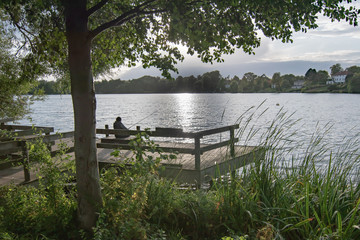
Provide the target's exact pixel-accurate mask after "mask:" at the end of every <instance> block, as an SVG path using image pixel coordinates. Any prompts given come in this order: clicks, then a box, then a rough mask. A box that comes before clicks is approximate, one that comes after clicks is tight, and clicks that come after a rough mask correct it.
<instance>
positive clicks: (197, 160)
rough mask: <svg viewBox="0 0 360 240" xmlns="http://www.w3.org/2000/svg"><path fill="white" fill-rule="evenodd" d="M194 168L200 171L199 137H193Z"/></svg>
mask: <svg viewBox="0 0 360 240" xmlns="http://www.w3.org/2000/svg"><path fill="white" fill-rule="evenodd" d="M195 170H197V171H200V137H198V136H196V137H195Z"/></svg>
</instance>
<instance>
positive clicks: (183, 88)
mask: <svg viewBox="0 0 360 240" xmlns="http://www.w3.org/2000/svg"><path fill="white" fill-rule="evenodd" d="M330 70H331V72H330V74H329V72H327V71H325V70H319V71H316V69H313V68H310V69H309V70H308V71H307V72H306V73H305V75H304V76H295V75H293V74H285V75H281V74H280V73H279V72H277V73H274V74H273V76H272V77H271V78H269V77H267V76H266V75H265V74H263V75H260V76H259V75H256V74H254V73H252V72H248V73H245V74H244V75H243V77H242V78H239V77H238V76H234V77H230V76H227V77H223V76H221V74H220V72H219V71H217V70H216V71H212V72H207V73H204V74H202V75H198V76H197V77H195V76H193V75H191V76H187V77H183V76H178V77H177V78H176V79H166V78H160V77H153V76H143V77H140V78H137V79H132V80H120V79H117V80H102V81H97V82H95V91H96V93H97V94H119V93H224V92H229V93H259V92H349V93H360V67H359V66H351V67H349V68H347V69H343V68H342V67H341V65H340V64H335V65H333V66H331V67H330ZM345 70H346V71H348V72H349V75H348V77H347V78H346V82H345V84H332V85H327V84H326V82H327V81H329V80H330V79H331V77H330V76H331V75H333V74H335V73H338V72H341V71H345ZM296 82H302V87H301V88H294V83H296ZM39 89H41V90H43V91H44V93H45V94H61V93H65V94H66V93H70V86H69V84H66V82H64V81H39V85H38V87H37V90H39Z"/></svg>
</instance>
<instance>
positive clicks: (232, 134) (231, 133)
mask: <svg viewBox="0 0 360 240" xmlns="http://www.w3.org/2000/svg"><path fill="white" fill-rule="evenodd" d="M234 142H235V133H234V127H231V128H230V155H231V157H235V146H234Z"/></svg>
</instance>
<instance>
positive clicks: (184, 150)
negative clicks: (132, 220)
mask: <svg viewBox="0 0 360 240" xmlns="http://www.w3.org/2000/svg"><path fill="white" fill-rule="evenodd" d="M237 128H239V125H237V124H236V125H230V126H225V127H220V128H216V129H209V130H204V131H199V132H183V130H182V129H175V128H156V129H155V131H140V128H139V127H138V128H137V130H113V129H108V128H105V129H97V133H98V134H104V135H105V137H104V138H101V139H100V143H98V144H97V147H98V160H99V163H100V166H103V165H106V164H113V163H115V162H116V161H121V158H120V159H117V158H114V157H112V156H111V155H110V153H111V152H112V151H113V149H119V151H120V156H122V158H123V159H124V158H129V157H132V154H133V153H132V151H131V147H130V146H129V141H130V140H128V139H116V138H114V137H112V136H111V135H114V134H118V135H125V136H128V135H130V136H131V135H136V134H139V133H146V134H148V135H150V136H152V137H161V138H164V139H169V140H168V141H156V142H155V144H156V145H157V146H158V148H160V149H161V150H163V152H165V153H173V152H176V153H177V154H176V155H177V158H176V159H168V160H163V161H162V162H161V164H162V168H161V169H162V170H161V171H160V176H161V177H166V178H170V179H174V180H176V181H177V182H179V183H188V184H197V185H201V184H202V183H204V182H209V181H211V180H212V179H214V178H217V177H220V176H223V175H226V174H228V173H230V172H234V171H236V170H237V169H239V168H241V167H243V166H245V165H247V164H249V163H251V162H253V161H254V160H255V159H262V158H264V155H265V152H264V150H263V148H261V147H255V146H240V145H236V143H237V142H238V138H236V137H235V129H237ZM224 132H229V139H228V140H223V141H221V140H219V142H217V143H213V144H205V143H202V140H203V138H204V137H205V136H208V135H213V134H219V133H224ZM174 138H176V139H179V138H182V139H187V140H189V139H190V140H191V141H192V143H181V142H176V141H174ZM147 154H148V155H150V156H152V157H157V156H158V154H156V153H150V152H147Z"/></svg>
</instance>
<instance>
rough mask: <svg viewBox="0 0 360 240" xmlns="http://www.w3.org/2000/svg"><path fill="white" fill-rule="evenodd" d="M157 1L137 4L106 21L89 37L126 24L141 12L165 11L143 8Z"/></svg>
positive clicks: (151, 0) (152, 0)
mask: <svg viewBox="0 0 360 240" xmlns="http://www.w3.org/2000/svg"><path fill="white" fill-rule="evenodd" d="M155 1H157V0H149V1H146V2H144V3H142V4H140V5H139V6H136V7H134V8H133V9H131V10H129V11H127V12H125V13H123V14H122V15H120V16H119V17H117V18H115V19H113V20H111V21H108V22H106V23H103V24H102V25H100V26H99V27H97V28H96V29H94V30H92V31H90V34H89V37H90V38H91V39H92V38H94V37H96V36H97V35H98V34H100V33H101V32H103V31H105V30H106V29H108V28H111V27H115V26H120V25H122V24H124V23H125V22H128V21H130V20H131V19H133V18H135V17H137V16H139V15H141V14H154V13H159V12H164V10H154V11H144V10H142V8H146V7H148V6H149V5H150V4H151V3H153V2H155Z"/></svg>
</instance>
